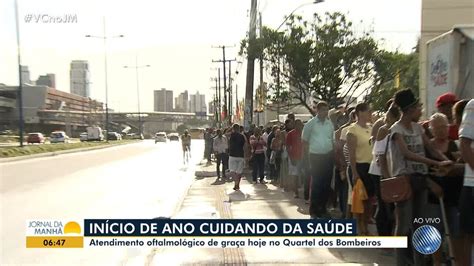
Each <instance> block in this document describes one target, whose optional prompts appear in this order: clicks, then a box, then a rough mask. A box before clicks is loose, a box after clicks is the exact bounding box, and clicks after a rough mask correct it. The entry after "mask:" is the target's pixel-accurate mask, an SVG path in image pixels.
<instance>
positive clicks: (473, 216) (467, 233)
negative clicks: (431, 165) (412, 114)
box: [455, 100, 474, 265]
mask: <svg viewBox="0 0 474 266" xmlns="http://www.w3.org/2000/svg"><path fill="white" fill-rule="evenodd" d="M457 109H458V108H455V110H457ZM459 138H460V150H461V156H462V158H463V160H464V162H465V163H466V164H465V168H464V169H465V171H464V180H463V189H462V192H461V198H460V202H459V203H460V225H461V232H462V234H463V236H464V239H463V241H464V245H463V246H464V250H463V256H462V258H461V259H462V260H461V263H459V264H458V265H472V261H471V258H472V254H471V252H472V245H473V244H474V100H470V101H469V102H468V103H467V105H466V107H465V108H464V114H463V116H462V122H461V127H460V129H459Z"/></svg>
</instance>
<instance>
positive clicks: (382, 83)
mask: <svg viewBox="0 0 474 266" xmlns="http://www.w3.org/2000/svg"><path fill="white" fill-rule="evenodd" d="M418 58H419V54H418V50H415V51H414V52H412V53H410V54H402V53H399V52H386V51H383V52H381V53H379V55H378V57H377V58H376V60H375V61H374V71H375V72H376V75H375V79H374V83H373V86H372V88H371V91H370V93H369V94H368V95H367V97H366V101H368V102H370V103H372V108H373V109H374V110H376V111H382V110H383V109H384V106H385V103H386V102H387V101H388V100H389V99H390V98H392V97H393V95H394V94H395V93H396V92H397V89H399V88H411V89H412V90H413V92H415V94H416V95H418V92H419V84H418V82H419V70H418V69H419V64H418V60H419V59H418ZM397 79H398V81H399V82H398V84H396V80H397ZM397 85H398V88H397Z"/></svg>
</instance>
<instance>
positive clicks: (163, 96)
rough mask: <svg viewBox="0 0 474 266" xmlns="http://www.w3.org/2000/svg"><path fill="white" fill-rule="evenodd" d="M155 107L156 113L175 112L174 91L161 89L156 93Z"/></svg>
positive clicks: (154, 98)
mask: <svg viewBox="0 0 474 266" xmlns="http://www.w3.org/2000/svg"><path fill="white" fill-rule="evenodd" d="M153 101H154V105H153V106H154V107H153V110H154V111H155V112H173V91H171V90H166V89H161V90H155V91H154V97H153Z"/></svg>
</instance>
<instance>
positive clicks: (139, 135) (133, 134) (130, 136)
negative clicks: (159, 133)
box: [126, 133, 145, 139]
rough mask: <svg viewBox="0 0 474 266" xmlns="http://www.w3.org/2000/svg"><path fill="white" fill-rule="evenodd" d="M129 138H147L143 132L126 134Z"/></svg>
mask: <svg viewBox="0 0 474 266" xmlns="http://www.w3.org/2000/svg"><path fill="white" fill-rule="evenodd" d="M126 138H127V139H145V137H144V136H143V134H136V133H129V134H127V135H126Z"/></svg>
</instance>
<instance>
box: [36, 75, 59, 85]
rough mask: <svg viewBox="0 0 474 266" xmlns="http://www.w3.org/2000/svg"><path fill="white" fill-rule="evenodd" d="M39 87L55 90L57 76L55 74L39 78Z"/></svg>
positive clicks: (37, 82)
mask: <svg viewBox="0 0 474 266" xmlns="http://www.w3.org/2000/svg"><path fill="white" fill-rule="evenodd" d="M36 85H37V86H41V85H42V86H48V87H50V88H53V89H55V88H56V75H54V74H50V73H48V74H46V75H42V76H39V77H38V80H37V81H36Z"/></svg>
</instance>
